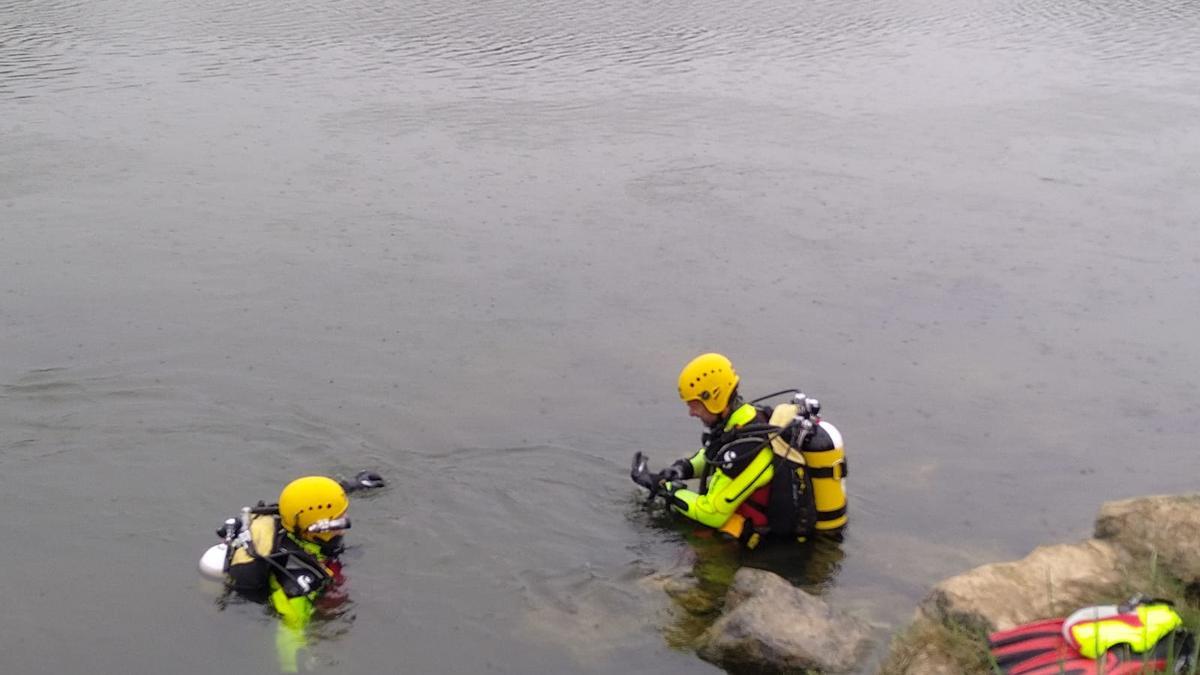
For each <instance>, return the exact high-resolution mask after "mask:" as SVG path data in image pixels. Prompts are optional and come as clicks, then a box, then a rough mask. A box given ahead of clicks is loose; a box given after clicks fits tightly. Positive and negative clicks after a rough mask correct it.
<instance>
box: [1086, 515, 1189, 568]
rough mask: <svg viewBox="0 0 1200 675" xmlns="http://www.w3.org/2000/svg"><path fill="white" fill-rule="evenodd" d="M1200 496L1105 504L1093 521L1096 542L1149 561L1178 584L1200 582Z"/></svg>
mask: <svg viewBox="0 0 1200 675" xmlns="http://www.w3.org/2000/svg"><path fill="white" fill-rule="evenodd" d="M1196 523H1200V495H1158V496H1153V497H1138V498H1136V499H1123V500H1121V501H1116V502H1107V503H1105V504H1104V505H1103V506H1101V507H1100V514H1099V515H1098V516H1097V517H1096V534H1095V536H1096V538H1097V539H1103V540H1105V541H1110V542H1112V543H1114V544H1116V545H1118V546H1120V547H1122V548H1124V549H1125V550H1127V551H1129V552H1130V553H1132V554H1134V555H1136V556H1141V557H1146V558H1149V557H1151V556H1156V557H1157V561H1156V564H1157V565H1158V566H1159V567H1160V568H1162V569H1164V570H1166V571H1167V572H1169V573H1170V574H1171V575H1172V576H1174V577H1176V578H1178V579H1179V580H1181V581H1183V582H1185V583H1189V584H1194V583H1197V582H1200V539H1197V538H1196V536H1195V533H1196Z"/></svg>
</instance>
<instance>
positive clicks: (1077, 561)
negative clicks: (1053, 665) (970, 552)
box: [919, 539, 1133, 631]
mask: <svg viewBox="0 0 1200 675" xmlns="http://www.w3.org/2000/svg"><path fill="white" fill-rule="evenodd" d="M1132 562H1133V560H1132V558H1131V556H1130V555H1129V553H1128V552H1127V551H1125V550H1124V549H1122V548H1120V547H1118V546H1115V545H1113V544H1112V543H1109V542H1106V541H1097V540H1095V539H1089V540H1087V541H1084V542H1081V543H1078V544H1057V545H1053V546H1040V547H1038V548H1036V549H1034V551H1033V552H1032V553H1030V554H1029V555H1027V556H1025V557H1024V558H1022V559H1021V560H1017V561H1014V562H1003V563H992V564H989V565H983V566H980V567H976V568H975V569H973V570H971V571H969V572H965V573H963V574H960V575H958V576H955V577H951V578H949V579H946V580H944V581H941V582H939V583H938V584H937V585H935V586H934V587H933V589H932V590H931V591H930V593H929V595H927V596H926V597H925V600H923V601H922V602H921V606H920V608H919V614H920V615H922V616H925V617H928V618H929V619H931V620H933V621H935V622H941V623H946V624H959V625H962V626H965V627H968V628H971V629H976V630H984V631H993V630H1004V629H1006V628H1011V627H1013V626H1017V625H1020V624H1023V623H1027V622H1030V621H1034V620H1036V619H1044V618H1047V617H1052V616H1059V615H1062V614H1066V613H1070V612H1072V611H1075V610H1076V609H1078V608H1079V607H1082V606H1085V605H1093V604H1096V602H1097V601H1098V600H1100V599H1102V598H1110V597H1115V596H1118V595H1120V594H1121V593H1122V592H1123V585H1122V584H1123V582H1124V581H1125V578H1126V570H1127V569H1128V568H1129V566H1130V565H1131V563H1132Z"/></svg>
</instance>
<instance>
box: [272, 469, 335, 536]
mask: <svg viewBox="0 0 1200 675" xmlns="http://www.w3.org/2000/svg"><path fill="white" fill-rule="evenodd" d="M349 507H350V500H349V499H348V498H347V497H346V491H345V490H344V489H342V486H341V485H340V484H339V483H338V482H337V481H335V480H333V479H332V478H326V477H325V476H305V477H304V478H297V479H296V480H294V481H292V482H290V483H288V484H287V486H286V487H284V488H283V492H280V493H279V520H280V522H282V523H283V527H284V529H286V530H287V531H288V532H291V533H292V534H294V535H296V536H299V537H305V538H309V539H313V538H316V539H322V540H329V539H331V538H332V537H334V536H336V534H337V533H336V532H331V531H324V532H316V533H310V532H309V531H308V528H309V527H311V526H312V525H313V524H314V523H317V522H319V521H322V520H335V519H337V518H341V517H342V516H344V515H346V509H348V508H349Z"/></svg>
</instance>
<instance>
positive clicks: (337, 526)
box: [200, 471, 385, 673]
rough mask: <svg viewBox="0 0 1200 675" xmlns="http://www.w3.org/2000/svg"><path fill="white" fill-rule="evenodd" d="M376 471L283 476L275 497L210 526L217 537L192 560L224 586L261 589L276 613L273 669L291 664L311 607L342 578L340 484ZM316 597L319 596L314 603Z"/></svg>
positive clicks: (376, 479)
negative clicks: (341, 476) (340, 476)
mask: <svg viewBox="0 0 1200 675" xmlns="http://www.w3.org/2000/svg"><path fill="white" fill-rule="evenodd" d="M384 484H385V483H384V480H383V478H382V477H381V476H380V475H379V474H377V473H375V472H372V471H362V472H359V473H358V475H356V476H355V477H354V479H353V480H351V481H343V482H341V483H339V482H338V481H335V480H333V479H332V478H327V477H325V476H305V477H303V478H297V479H296V480H294V481H292V482H291V483H288V484H287V485H286V486H285V487H284V488H283V491H282V492H280V493H279V502H278V503H277V504H264V503H263V502H259V503H258V505H257V506H253V507H244V508H242V513H241V520H240V521H239V520H238V519H234V518H230V519H228V520H226V521H225V524H224V525H223V526H222V527H221V528H220V529H218V530H217V536H219V537H221V538H222V539H223V540H224V542H223V544H218V545H217V546H214V547H213V548H212V549H210V550H209V553H207V554H205V556H204V558H202V559H201V561H200V567H201V570H202V571H203V572H205V573H206V574H210V575H212V576H216V577H218V578H223V579H224V580H225V582H226V584H227V586H228V587H229V588H231V589H232V590H234V591H236V592H238V593H239V594H242V595H244V596H247V597H250V598H252V599H256V598H258V599H260V598H262V597H264V596H265V597H266V598H267V599H268V600H269V601H270V604H271V606H272V607H273V608H274V610H275V611H276V612H277V613H278V614H279V616H280V619H281V621H280V623H279V630H278V632H277V634H276V639H275V644H276V649H277V651H278V655H279V667H280V670H282V671H283V672H286V673H294V672H297V670H298V668H299V659H298V656H299V652H300V650H302V649H304V648H305V647H306V646H307V639H306V636H305V631H306V629H307V627H308V624H309V622H310V621H311V619H312V617H313V614H314V612H315V611H316V610H317V609H318V605H319V604H320V605H321V606H322V607H325V605H327V604H328V601H329V600H333V601H334V603H333V604H338V602H337V601H338V599H339V598H338V597H337V596H338V594H337V593H336V592H335V591H336V589H337V588H338V587H339V586H341V584H342V583H343V581H344V578H343V577H342V563H341V560H340V559H339V556H340V555H341V553H342V551H343V550H345V547H344V545H343V532H345V530H348V529H350V519H349V518H348V517H347V515H346V514H347V511H348V510H349V507H350V500H349V498H348V497H347V496H346V493H347V492H348V491H353V490H356V489H367V488H376V487H383V485H384ZM322 599H324V600H325V601H326V602H324V603H319V601H321V600H322Z"/></svg>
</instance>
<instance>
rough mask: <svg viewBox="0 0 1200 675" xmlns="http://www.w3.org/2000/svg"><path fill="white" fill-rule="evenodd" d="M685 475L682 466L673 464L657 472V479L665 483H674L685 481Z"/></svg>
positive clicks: (676, 463) (677, 463)
mask: <svg viewBox="0 0 1200 675" xmlns="http://www.w3.org/2000/svg"><path fill="white" fill-rule="evenodd" d="M686 478H687V475H686V474H685V473H684V468H683V466H681V465H680V463H679V462H675V463H674V464H672V465H671V466H668V467H667V468H665V469H663V470H662V471H659V472H658V479H659V480H661V481H663V482H666V483H674V482H678V481H682V480H685V479H686Z"/></svg>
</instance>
